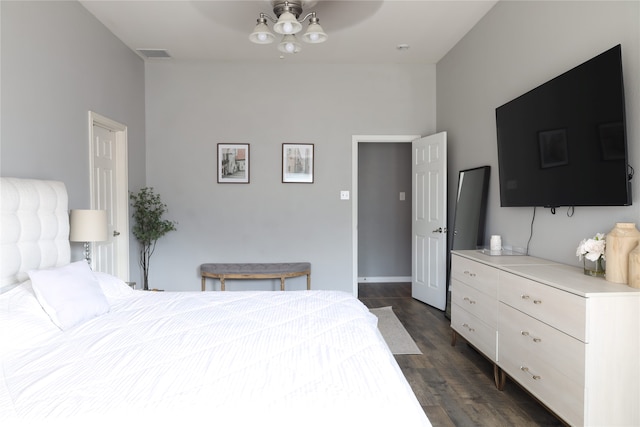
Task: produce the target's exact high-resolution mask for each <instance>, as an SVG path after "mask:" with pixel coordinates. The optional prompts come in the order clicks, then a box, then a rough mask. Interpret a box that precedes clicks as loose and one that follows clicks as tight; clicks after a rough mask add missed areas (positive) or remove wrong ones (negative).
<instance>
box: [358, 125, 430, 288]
mask: <svg viewBox="0 0 640 427" xmlns="http://www.w3.org/2000/svg"><path fill="white" fill-rule="evenodd" d="M421 137H422V135H352V136H351V249H352V254H351V256H352V258H351V269H352V270H351V272H352V285H353V295H354V296H355V297H357V296H358V146H359V144H360V143H376V142H379V143H387V144H388V143H411V142H412V141H413V140H414V139H418V138H421ZM411 187H412V189H411V191H412V192H413V184H412V185H411Z"/></svg>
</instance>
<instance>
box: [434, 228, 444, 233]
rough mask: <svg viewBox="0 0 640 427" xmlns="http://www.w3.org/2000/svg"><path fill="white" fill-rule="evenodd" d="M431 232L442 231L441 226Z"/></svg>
mask: <svg viewBox="0 0 640 427" xmlns="http://www.w3.org/2000/svg"><path fill="white" fill-rule="evenodd" d="M432 233H442V227H438V228H436V229H435V230H433V231H432Z"/></svg>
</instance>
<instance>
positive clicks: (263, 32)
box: [249, 22, 276, 44]
mask: <svg viewBox="0 0 640 427" xmlns="http://www.w3.org/2000/svg"><path fill="white" fill-rule="evenodd" d="M275 39H276V36H274V35H273V33H272V32H271V31H270V30H269V27H268V26H267V24H265V23H264V22H261V23H259V24H258V25H256V27H255V28H254V29H253V33H251V34H250V35H249V40H251V41H252V42H254V43H257V44H269V43H273V41H274V40H275Z"/></svg>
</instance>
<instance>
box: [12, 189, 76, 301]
mask: <svg viewBox="0 0 640 427" xmlns="http://www.w3.org/2000/svg"><path fill="white" fill-rule="evenodd" d="M0 193H1V195H0V211H1V213H2V217H1V218H0V293H1V292H4V291H6V290H8V289H10V288H12V287H13V286H15V285H16V284H18V283H21V282H23V281H25V280H27V279H28V276H27V272H28V271H29V270H32V269H37V268H48V267H57V266H62V265H66V264H68V263H69V261H70V257H71V254H70V248H69V210H68V206H67V205H68V197H67V189H66V187H65V185H64V183H62V182H59V181H43V180H36V179H21V178H4V177H2V178H0Z"/></svg>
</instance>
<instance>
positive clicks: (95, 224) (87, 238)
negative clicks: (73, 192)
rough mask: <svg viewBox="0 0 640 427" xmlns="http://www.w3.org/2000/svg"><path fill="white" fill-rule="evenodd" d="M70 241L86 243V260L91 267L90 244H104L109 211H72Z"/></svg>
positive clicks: (106, 237) (106, 235)
mask: <svg viewBox="0 0 640 427" xmlns="http://www.w3.org/2000/svg"><path fill="white" fill-rule="evenodd" d="M69 227H70V229H71V231H70V233H69V240H70V241H71V242H84V259H85V260H87V262H88V263H89V265H91V251H90V248H89V243H90V242H104V241H105V240H107V239H108V238H109V236H108V232H107V211H105V210H96V209H72V210H71V212H70V215H69Z"/></svg>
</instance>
